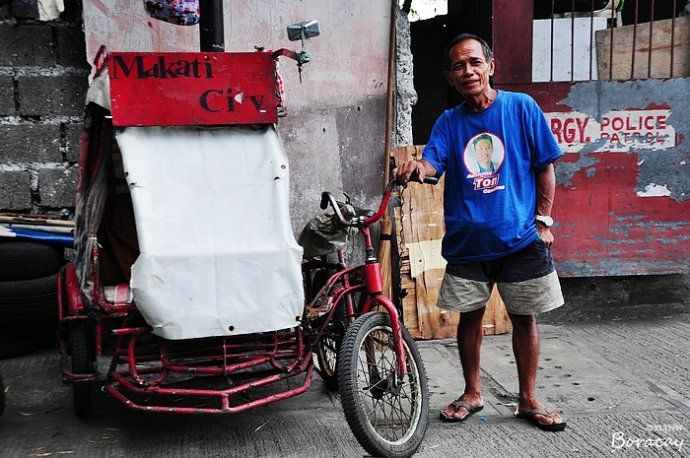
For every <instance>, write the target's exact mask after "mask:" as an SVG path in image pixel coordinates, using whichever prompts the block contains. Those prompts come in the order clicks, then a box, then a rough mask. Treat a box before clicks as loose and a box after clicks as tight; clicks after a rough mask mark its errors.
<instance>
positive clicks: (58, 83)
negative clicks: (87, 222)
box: [0, 0, 88, 213]
mask: <svg viewBox="0 0 690 458" xmlns="http://www.w3.org/2000/svg"><path fill="white" fill-rule="evenodd" d="M70 13H71V12H70V11H68V12H67V14H65V15H63V18H62V19H58V20H55V21H51V22H39V21H38V10H37V7H36V2H35V1H33V0H32V1H31V2H29V3H28V4H24V3H20V2H19V1H15V2H13V3H11V4H8V5H5V6H2V7H0V138H1V139H2V141H1V142H0V211H15V212H41V213H52V212H59V211H60V210H63V209H68V210H67V211H69V210H70V209H71V208H72V207H73V206H74V186H75V183H76V168H75V166H74V164H75V162H76V160H77V156H78V148H79V146H78V145H79V133H80V131H81V124H82V114H83V109H82V105H83V97H84V94H85V91H86V87H87V76H86V75H87V67H88V66H87V65H86V63H85V60H84V56H85V53H84V35H83V33H82V31H81V23H80V21H79V20H69V19H67V18H68V17H69V14H70ZM77 17H78V16H77Z"/></svg>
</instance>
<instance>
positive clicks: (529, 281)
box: [438, 239, 564, 315]
mask: <svg viewBox="0 0 690 458" xmlns="http://www.w3.org/2000/svg"><path fill="white" fill-rule="evenodd" d="M494 284H497V285H498V292H499V294H500V295H501V299H503V302H504V303H505V305H506V309H507V310H508V313H512V314H515V315H537V314H539V313H544V312H548V311H549V310H553V309H555V308H558V307H560V306H561V305H563V303H564V301H563V293H562V292H561V284H560V282H559V281H558V275H557V274H556V270H555V266H554V264H553V257H552V256H551V250H550V248H548V247H547V246H546V245H545V244H544V243H543V242H542V241H541V239H537V240H535V241H534V242H533V243H532V244H530V245H529V246H527V247H526V248H524V249H523V250H521V251H518V252H517V253H514V254H511V255H509V256H506V257H504V258H500V259H496V260H492V261H483V262H474V263H468V264H455V265H453V264H449V265H448V266H447V267H446V274H445V276H444V277H443V284H442V285H441V292H440V295H439V300H438V306H439V307H440V308H442V309H444V310H450V311H455V312H460V313H466V312H472V311H474V310H478V309H480V308H482V307H484V306H485V305H486V302H487V301H488V300H489V296H490V295H491V290H492V289H493V285H494Z"/></svg>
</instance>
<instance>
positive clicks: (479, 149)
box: [474, 138, 494, 167]
mask: <svg viewBox="0 0 690 458" xmlns="http://www.w3.org/2000/svg"><path fill="white" fill-rule="evenodd" d="M493 152H494V147H493V145H491V142H490V141H489V140H487V139H486V138H482V139H481V140H479V141H478V142H477V144H476V145H474V154H475V155H476V156H477V162H479V163H480V164H481V165H482V167H487V166H489V164H490V163H491V155H492V154H493Z"/></svg>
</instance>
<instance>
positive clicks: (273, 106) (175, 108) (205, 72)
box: [108, 52, 278, 126]
mask: <svg viewBox="0 0 690 458" xmlns="http://www.w3.org/2000/svg"><path fill="white" fill-rule="evenodd" d="M108 75H109V77H110V94H111V101H112V113H113V124H114V125H116V126H189V125H224V124H265V123H274V122H276V121H277V119H278V114H277V104H278V100H277V97H276V76H275V68H274V63H273V57H272V54H271V53H270V52H250V53H134V52H123V53H117V52H115V53H111V54H110V56H109V59H108Z"/></svg>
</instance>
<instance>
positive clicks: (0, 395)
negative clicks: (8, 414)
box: [0, 374, 5, 415]
mask: <svg viewBox="0 0 690 458" xmlns="http://www.w3.org/2000/svg"><path fill="white" fill-rule="evenodd" d="M4 412H5V383H4V382H3V380H2V374H0V415H2V414H3V413H4Z"/></svg>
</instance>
